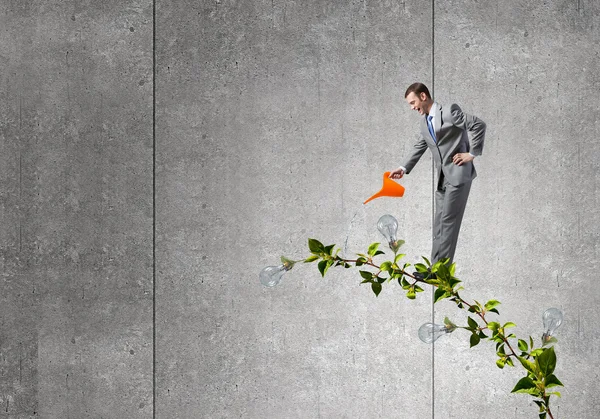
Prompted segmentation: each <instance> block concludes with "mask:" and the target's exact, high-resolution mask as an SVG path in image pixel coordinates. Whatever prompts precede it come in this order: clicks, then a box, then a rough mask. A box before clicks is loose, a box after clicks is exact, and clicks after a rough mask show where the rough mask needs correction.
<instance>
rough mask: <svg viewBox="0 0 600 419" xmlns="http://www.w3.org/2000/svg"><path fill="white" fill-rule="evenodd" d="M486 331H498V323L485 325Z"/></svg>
mask: <svg viewBox="0 0 600 419" xmlns="http://www.w3.org/2000/svg"><path fill="white" fill-rule="evenodd" d="M487 327H488V329H490V330H491V331H493V332H496V331H497V330H498V328H499V327H500V323H498V322H489V323H488V325H487Z"/></svg>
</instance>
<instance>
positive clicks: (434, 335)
mask: <svg viewBox="0 0 600 419" xmlns="http://www.w3.org/2000/svg"><path fill="white" fill-rule="evenodd" d="M453 331H454V328H451V327H447V326H446V325H445V324H435V323H425V324H424V325H423V326H421V327H420V328H419V339H421V340H422V341H423V342H425V343H433V342H435V341H436V340H438V339H439V338H440V336H443V335H446V334H448V333H452V332H453Z"/></svg>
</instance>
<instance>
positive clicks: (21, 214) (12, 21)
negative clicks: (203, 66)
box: [0, 1, 153, 418]
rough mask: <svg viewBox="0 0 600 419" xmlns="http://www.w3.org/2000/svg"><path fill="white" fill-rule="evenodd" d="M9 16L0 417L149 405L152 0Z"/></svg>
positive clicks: (2, 61)
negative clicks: (149, 0) (150, 0)
mask: <svg viewBox="0 0 600 419" xmlns="http://www.w3.org/2000/svg"><path fill="white" fill-rule="evenodd" d="M0 24H1V27H2V28H3V29H2V32H1V35H0V69H1V71H0V77H1V84H0V85H1V89H0V94H1V100H0V106H1V107H2V108H1V109H2V110H1V116H0V159H1V160H0V171H1V172H0V173H1V182H2V183H1V195H0V200H1V201H0V202H1V206H0V208H1V212H0V217H1V218H0V226H1V227H0V228H1V233H0V252H1V253H0V258H1V261H2V271H1V272H2V277H1V280H0V281H1V290H2V292H1V293H0V298H1V300H0V318H1V322H0V371H1V372H0V377H1V378H0V406H1V408H0V417H2V418H29V417H41V418H83V417H94V418H136V417H139V418H145V417H150V416H151V415H152V262H153V259H152V251H153V249H152V221H153V220H152V151H153V150H152V8H151V3H150V2H148V1H144V2H133V1H131V2H128V3H127V4H126V5H123V4H122V3H121V2H119V1H110V2H102V3H97V2H81V1H79V2H75V1H52V2H41V1H3V2H1V3H0Z"/></svg>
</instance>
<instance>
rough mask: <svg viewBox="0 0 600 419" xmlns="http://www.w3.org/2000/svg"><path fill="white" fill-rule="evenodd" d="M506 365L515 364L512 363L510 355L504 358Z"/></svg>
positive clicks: (512, 365)
mask: <svg viewBox="0 0 600 419" xmlns="http://www.w3.org/2000/svg"><path fill="white" fill-rule="evenodd" d="M506 365H510V366H511V367H514V366H515V364H513V360H512V358H510V357H508V358H506Z"/></svg>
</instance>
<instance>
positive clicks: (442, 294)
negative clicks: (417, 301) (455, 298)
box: [433, 288, 450, 304]
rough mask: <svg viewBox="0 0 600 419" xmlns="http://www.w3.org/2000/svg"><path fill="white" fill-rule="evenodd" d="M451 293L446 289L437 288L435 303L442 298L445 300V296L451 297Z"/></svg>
mask: <svg viewBox="0 0 600 419" xmlns="http://www.w3.org/2000/svg"><path fill="white" fill-rule="evenodd" d="M449 296H450V295H449V294H448V293H447V292H446V291H444V290H443V289H440V288H437V289H436V290H435V294H434V295H433V303H434V304H435V303H437V302H438V301H440V300H443V299H444V298H447V297H449Z"/></svg>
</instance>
